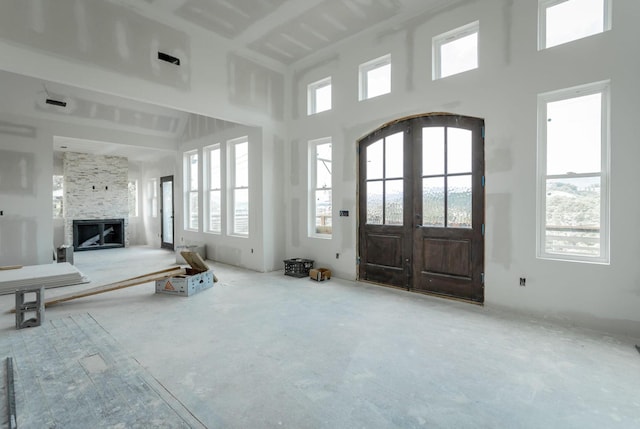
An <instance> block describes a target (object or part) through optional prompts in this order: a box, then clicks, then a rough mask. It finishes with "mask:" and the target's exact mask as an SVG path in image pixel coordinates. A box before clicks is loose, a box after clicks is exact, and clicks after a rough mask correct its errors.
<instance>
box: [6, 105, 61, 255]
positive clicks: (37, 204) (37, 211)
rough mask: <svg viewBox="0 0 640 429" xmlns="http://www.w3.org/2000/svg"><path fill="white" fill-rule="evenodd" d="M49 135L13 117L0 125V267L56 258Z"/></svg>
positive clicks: (9, 117) (51, 155)
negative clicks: (54, 251)
mask: <svg viewBox="0 0 640 429" xmlns="http://www.w3.org/2000/svg"><path fill="white" fill-rule="evenodd" d="M50 141H51V140H50V136H48V135H47V133H46V132H44V131H42V130H38V129H37V128H36V127H35V126H34V125H33V124H31V123H28V122H26V121H24V120H23V119H22V118H17V117H14V116H9V115H7V116H3V117H2V120H1V123H0V160H1V161H0V265H12V264H20V265H34V264H41V263H47V262H51V261H52V259H53V247H52V246H51V242H52V239H51V237H52V229H53V226H52V215H51V213H52V208H51V204H52V202H51V176H52V170H53V165H52V158H53V153H52V152H53V151H52V147H51V143H50Z"/></svg>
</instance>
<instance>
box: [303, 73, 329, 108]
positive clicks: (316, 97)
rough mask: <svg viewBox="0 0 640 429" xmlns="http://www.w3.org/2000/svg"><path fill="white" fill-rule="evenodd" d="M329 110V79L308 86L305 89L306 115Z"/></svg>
mask: <svg viewBox="0 0 640 429" xmlns="http://www.w3.org/2000/svg"><path fill="white" fill-rule="evenodd" d="M325 110H331V77H327V78H325V79H322V80H319V81H317V82H314V83H311V84H309V86H308V87H307V114H308V115H313V114H316V113H320V112H324V111H325Z"/></svg>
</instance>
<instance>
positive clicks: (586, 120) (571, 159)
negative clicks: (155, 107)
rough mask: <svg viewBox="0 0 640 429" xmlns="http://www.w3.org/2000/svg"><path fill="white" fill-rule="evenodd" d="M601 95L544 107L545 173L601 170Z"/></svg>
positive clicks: (573, 99)
mask: <svg viewBox="0 0 640 429" xmlns="http://www.w3.org/2000/svg"><path fill="white" fill-rule="evenodd" d="M601 108H602V94H600V93H598V94H592V95H586V96H582V97H576V98H571V99H568V100H560V101H554V102H550V103H548V104H547V174H549V175H554V174H567V173H596V172H600V169H601V162H600V159H601V158H600V157H601V150H600V145H601V141H602V131H601V130H602V113H601Z"/></svg>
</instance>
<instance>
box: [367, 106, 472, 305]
mask: <svg viewBox="0 0 640 429" xmlns="http://www.w3.org/2000/svg"><path fill="white" fill-rule="evenodd" d="M483 134H484V121H483V120H482V119H478V118H471V117H464V116H459V115H451V114H442V113H438V114H429V115H421V116H414V117H410V118H406V119H403V120H399V121H394V122H393V123H390V124H388V125H385V126H383V127H382V128H380V129H378V130H376V131H374V132H373V133H371V134H370V135H368V136H366V137H364V138H362V139H361V140H360V141H359V143H358V144H359V233H358V252H359V267H358V277H359V279H360V280H365V281H371V282H375V283H380V284H384V285H389V286H394V287H401V288H404V289H407V290H413V291H417V292H425V293H432V294H437V295H444V296H449V297H455V298H461V299H465V300H470V301H475V302H483V301H484V285H483V283H484V274H483V267H484V137H483Z"/></svg>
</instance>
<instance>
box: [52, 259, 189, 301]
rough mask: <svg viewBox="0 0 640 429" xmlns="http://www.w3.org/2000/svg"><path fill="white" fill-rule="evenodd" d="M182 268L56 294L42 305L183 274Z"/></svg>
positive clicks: (168, 269)
mask: <svg viewBox="0 0 640 429" xmlns="http://www.w3.org/2000/svg"><path fill="white" fill-rule="evenodd" d="M184 273H185V270H184V268H179V267H176V268H167V269H165V270H161V271H155V272H153V273H148V274H143V275H141V276H137V277H132V278H130V279H126V280H121V281H118V282H114V283H109V284H106V285H102V286H97V287H94V288H91V289H85V290H82V291H77V292H72V293H68V294H65V295H60V296H56V297H53V298H49V299H45V301H44V306H45V307H50V306H52V305H56V304H60V303H61V302H66V301H71V300H73V299H78V298H84V297H87V296H92V295H97V294H100V293H105V292H111V291H112V290H118V289H124V288H127V287H131V286H136V285H140V284H143V283H149V282H153V281H156V280H162V279H166V278H169V277H173V276H179V275H184Z"/></svg>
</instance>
